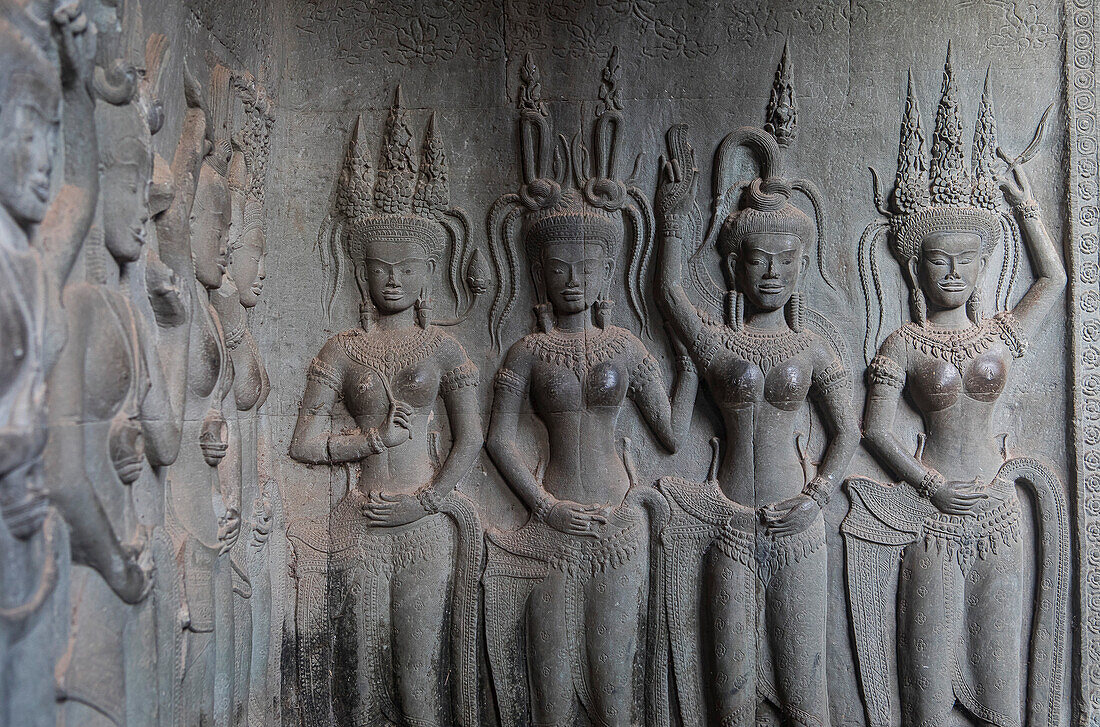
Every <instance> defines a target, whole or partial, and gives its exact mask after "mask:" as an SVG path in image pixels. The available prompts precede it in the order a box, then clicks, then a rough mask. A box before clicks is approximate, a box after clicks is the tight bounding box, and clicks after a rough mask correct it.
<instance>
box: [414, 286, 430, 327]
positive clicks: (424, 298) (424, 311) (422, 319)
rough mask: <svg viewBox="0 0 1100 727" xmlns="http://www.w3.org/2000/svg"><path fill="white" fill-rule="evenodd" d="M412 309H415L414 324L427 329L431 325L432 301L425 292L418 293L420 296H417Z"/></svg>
mask: <svg viewBox="0 0 1100 727" xmlns="http://www.w3.org/2000/svg"><path fill="white" fill-rule="evenodd" d="M413 308H415V309H416V324H417V325H418V326H420V327H421V328H427V327H428V326H430V325H431V324H432V299H431V296H429V295H428V293H427V291H424V290H421V291H420V295H419V296H417V298H416V302H415V303H413Z"/></svg>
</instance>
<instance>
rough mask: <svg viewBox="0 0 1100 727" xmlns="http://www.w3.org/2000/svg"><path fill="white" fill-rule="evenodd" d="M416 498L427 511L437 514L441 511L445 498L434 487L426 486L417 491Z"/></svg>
mask: <svg viewBox="0 0 1100 727" xmlns="http://www.w3.org/2000/svg"><path fill="white" fill-rule="evenodd" d="M416 499H417V500H419V501H420V505H421V507H423V508H424V509H425V510H426V511H427V512H429V513H432V514H435V513H437V512H439V509H440V506H441V505H442V504H443V500H444V499H445V498H442V497H440V496H439V493H437V492H436V491H435V488H434V487H424V488H422V489H420V490H418V491H417V493H416Z"/></svg>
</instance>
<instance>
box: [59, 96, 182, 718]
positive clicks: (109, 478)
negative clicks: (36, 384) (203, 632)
mask: <svg viewBox="0 0 1100 727" xmlns="http://www.w3.org/2000/svg"><path fill="white" fill-rule="evenodd" d="M96 115H97V126H98V128H99V129H100V130H101V131H100V138H99V143H100V158H101V173H100V185H101V193H100V204H101V207H100V212H99V222H98V223H97V225H96V226H95V228H93V232H92V235H91V236H90V238H89V242H88V243H87V244H86V245H85V248H84V263H85V264H84V267H85V275H84V280H83V281H78V282H72V283H70V284H69V285H67V286H66V287H65V290H64V293H63V301H64V307H65V311H66V312H67V314H68V318H69V322H68V328H69V337H68V341H67V343H66V345H65V347H64V348H63V349H62V352H61V357H60V359H59V361H58V364H57V365H56V366H55V367H54V369H53V371H52V373H51V376H50V379H49V382H48V389H49V397H48V400H49V407H50V426H51V433H50V440H49V444H48V446H47V448H46V476H47V486H48V489H49V491H50V497H51V499H52V500H53V501H54V502H56V503H57V506H58V508H59V510H60V511H61V512H62V514H63V515H64V516H65V518H66V520H67V521H69V522H70V523H71V525H70V531H71V542H72V548H73V562H74V564H79V565H84V566H89V567H88V568H74V570H73V573H72V579H71V608H72V622H71V631H70V634H69V645H68V649H67V651H66V653H65V654H64V655H63V656H62V658H61V661H60V664H59V666H58V669H57V677H58V682H59V693H58V698H59V700H61V701H63V715H62V721H63V722H64V723H65V724H80V725H95V724H103V725H116V724H126V723H127V691H128V687H129V682H130V679H129V678H128V677H130V676H133V677H136V679H137V680H138V681H139V682H140V681H142V680H143V678H144V677H143V675H142V674H133V675H130V674H128V672H127V668H126V665H127V655H126V646H127V644H126V638H127V633H128V630H129V629H130V628H131V627H132V626H133V624H134V622H135V619H137V618H138V612H137V611H136V610H133V609H130V608H128V607H127V605H126V604H135V603H138V602H139V601H142V600H144V599H145V597H146V596H147V595H148V593H149V590H150V589H151V588H152V583H153V582H152V578H151V575H150V572H151V570H152V567H153V562H152V551H151V549H150V547H149V546H150V545H151V544H150V542H149V540H150V535H151V532H152V523H150V522H149V521H147V520H145V521H143V518H142V517H141V515H140V514H139V512H138V511H137V509H136V508H135V503H134V498H133V495H132V494H131V489H132V486H134V485H135V483H137V481H138V479H139V477H141V476H142V473H143V472H144V471H146V462H148V464H149V465H152V466H153V467H163V466H166V465H168V464H171V463H172V462H173V461H174V460H175V458H176V454H177V452H178V450H179V445H180V422H179V419H178V416H177V414H176V412H174V411H173V410H172V406H171V403H170V402H169V400H168V392H167V387H166V383H165V380H164V374H163V371H162V368H161V364H160V358H159V356H158V354H157V351H156V348H155V343H156V341H155V339H154V337H153V332H152V331H151V330H150V328H149V326H148V324H147V323H146V320H145V318H144V317H143V315H142V314H141V313H140V312H139V311H138V310H137V308H136V307H135V305H134V303H133V302H132V301H131V300H130V298H129V295H128V292H129V288H130V284H129V275H130V271H131V269H132V268H133V266H134V264H136V263H137V262H138V260H139V258H140V257H141V255H142V252H143V247H144V245H145V240H146V234H147V223H148V221H149V188H150V182H151V180H152V171H153V157H152V150H151V143H152V132H153V130H154V126H155V124H156V119H154V118H151V117H150V116H148V115H147V114H146V113H145V110H144V108H143V107H142V106H139V104H138V103H137V99H136V98H133V99H131V100H129V101H127V102H126V103H124V104H121V105H118V106H116V105H113V104H100V105H99V107H98V108H97V112H96ZM158 494H159V493H158ZM90 514H91V515H90ZM93 571H94V573H93ZM143 672H145V673H147V672H148V670H147V669H145V670H143ZM136 686H137V685H136V683H135V687H136ZM138 691H139V692H143V696H144V697H145V698H146V699H151V698H154V695H155V690H154V689H153V688H152V687H151V686H150V687H149V688H148V689H147V690H141V689H139V690H138Z"/></svg>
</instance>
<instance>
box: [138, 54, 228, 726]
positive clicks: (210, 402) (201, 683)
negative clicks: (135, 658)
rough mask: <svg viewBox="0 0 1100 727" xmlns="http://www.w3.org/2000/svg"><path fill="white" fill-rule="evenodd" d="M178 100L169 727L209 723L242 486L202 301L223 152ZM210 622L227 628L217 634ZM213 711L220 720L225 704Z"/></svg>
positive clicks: (223, 228) (217, 326) (215, 275)
mask: <svg viewBox="0 0 1100 727" xmlns="http://www.w3.org/2000/svg"><path fill="white" fill-rule="evenodd" d="M185 92H186V94H187V96H188V111H187V115H186V117H185V120H184V127H183V132H182V136H181V139H180V144H179V146H178V147H177V150H176V155H175V158H174V160H173V163H172V176H173V178H174V179H175V180H177V183H178V188H177V191H176V194H177V198H176V200H175V201H174V202H173V206H172V207H170V208H169V209H168V210H166V211H165V212H164V213H163V215H162V217H163V219H162V220H158V224H157V230H158V235H159V239H160V248H161V250H160V252H161V257H162V258H163V259H164V261H165V262H166V263H167V264H168V265H169V266H170V267H172V269H173V270H174V272H175V274H176V275H177V276H178V277H179V279H180V281H181V286H182V287H184V288H187V289H188V290H189V295H188V297H189V299H190V302H191V310H190V313H189V316H190V321H191V322H190V325H189V327H188V329H189V330H188V341H187V343H186V344H185V345H184V346H181V347H179V348H180V349H183V350H179V351H178V352H179V353H180V354H181V355H183V354H185V355H186V359H185V360H186V362H187V363H186V370H185V376H186V379H185V380H186V385H185V387H184V388H185V390H184V392H183V407H184V418H183V435H182V436H183V441H182V444H181V446H180V452H179V457H178V458H177V460H176V462H175V463H174V464H173V465H172V466H171V467H170V468H169V469H168V474H167V481H166V498H165V499H166V505H165V521H166V527H167V530H168V532H169V534H170V536H171V539H172V544H171V548H172V552H173V556H174V557H173V560H175V561H176V562H177V564H178V567H179V571H180V573H179V575H178V577H177V579H176V583H175V584H173V586H174V587H173V588H172V591H174V594H173V600H174V601H175V604H176V606H175V612H176V619H175V620H176V623H177V626H178V630H177V631H176V633H175V635H174V638H173V639H172V642H171V643H173V644H174V658H173V659H172V663H173V664H175V665H176V668H177V675H176V679H175V684H174V685H173V691H174V694H173V695H172V712H173V714H174V718H175V720H176V723H177V724H181V725H190V724H195V723H200V722H201V721H203V720H210V719H213V718H214V712H215V704H214V700H215V679H214V676H215V667H216V665H219V664H228V667H226V668H227V670H228V672H231V671H232V653H233V652H232V644H233V638H234V637H233V629H232V618H231V615H230V614H231V612H232V607H233V603H232V598H233V594H232V584H233V581H232V572H231V565H230V559H229V557H228V553H229V551H230V550H231V549H232V547H233V545H234V544H235V543H236V541H237V539H238V537H239V535H240V528H241V517H240V498H241V493H240V485H241V479H240V437H239V436H237V432H236V431H234V429H233V427H232V424H233V423H234V421H233V420H232V418H230V419H227V417H226V416H225V412H226V411H230V412H232V411H233V410H234V409H235V407H236V404H235V402H234V399H233V366H232V362H231V361H230V359H229V356H228V352H227V347H226V342H225V334H224V332H223V329H222V325H221V321H220V319H219V317H218V314H217V311H215V310H214V308H213V306H212V305H211V302H210V295H211V291H215V290H217V289H218V288H219V287H220V286H221V284H222V279H223V277H224V274H225V269H226V265H227V256H228V247H227V236H228V232H229V227H230V222H231V210H230V197H229V187H228V182H227V180H226V176H227V174H228V165H229V157H230V148H229V144H228V140H225V139H219V140H218V141H219V142H220V143H213V144H211V143H210V142H209V137H211V136H213V133H212V132H210V131H209V129H210V127H211V123H210V122H209V121H208V119H207V118H206V116H205V114H206V113H210V115H211V116H214V113H213V109H212V110H211V111H210V112H207V111H204V109H203V105H202V98H201V93H200V92H199V90H198V88H197V86H196V84H195V83H194V81H193V80H190V79H188V78H186V77H185ZM228 93H229V71H228V69H227V68H225V67H224V66H221V65H217V66H215V68H214V69H213V70H212V72H211V93H210V99H211V102H212V104H214V103H216V102H214V99H219V100H222V99H225V98H226V97H227V96H228ZM204 137H205V138H204ZM211 146H212V147H213V149H212V151H210V149H211ZM207 151H210V153H208V154H207V153H206V152H207ZM198 162H201V163H200V164H198V169H197V171H196V169H195V168H196V165H197V163H198ZM196 180H197V181H196ZM188 210H189V211H190V214H187V212H188ZM216 623H222V624H225V623H228V625H227V626H224V627H223V628H222V629H221V632H220V633H218V634H215V624H216ZM218 639H221V644H220V646H219V644H218V643H217V641H218ZM226 654H228V656H226ZM217 656H221V658H220V659H217V658H216V657H217ZM223 673H227V672H223ZM218 707H219V708H220V709H221V713H222V714H224V713H225V711H226V710H227V709H228V706H227V705H226V704H225V698H223V699H222V700H221V701H220V702H219V705H218ZM219 719H221V717H219Z"/></svg>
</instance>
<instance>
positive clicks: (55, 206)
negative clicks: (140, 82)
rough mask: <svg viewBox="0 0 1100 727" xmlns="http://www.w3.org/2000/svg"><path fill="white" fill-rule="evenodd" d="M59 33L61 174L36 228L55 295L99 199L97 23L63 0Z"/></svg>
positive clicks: (56, 16) (56, 19) (58, 16)
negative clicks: (95, 85)
mask: <svg viewBox="0 0 1100 727" xmlns="http://www.w3.org/2000/svg"><path fill="white" fill-rule="evenodd" d="M54 24H55V25H56V26H57V29H58V31H59V33H60V37H61V42H60V43H59V47H58V50H59V52H60V57H61V84H62V104H61V118H62V123H61V126H62V129H63V131H64V134H65V137H64V139H63V147H64V154H65V180H64V182H63V183H62V185H61V189H60V190H59V191H58V193H57V196H56V197H55V198H54V200H53V202H52V203H51V204H50V208H49V210H47V212H46V217H45V219H44V220H43V221H42V224H41V226H40V227H39V229H38V239H37V245H38V246H39V247H40V248H41V249H42V251H43V253H44V254H43V255H42V259H43V260H44V261H45V265H46V266H47V274H48V275H49V276H50V278H51V288H52V289H53V293H54V300H55V301H56V303H58V304H60V291H61V288H62V286H64V285H65V280H66V279H67V278H68V277H69V272H70V271H71V270H72V268H73V264H74V263H75V262H76V258H77V255H78V254H79V253H80V248H81V247H82V246H83V244H84V238H85V237H87V235H88V230H89V229H91V226H92V218H93V217H94V216H95V209H96V202H97V201H98V199H99V147H98V143H97V141H96V128H95V96H94V91H93V90H92V79H93V77H94V74H95V25H94V24H93V23H91V22H90V21H89V20H88V18H87V16H86V15H85V14H84V12H83V9H82V6H81V4H80V3H68V4H65V5H62V6H61V7H60V8H58V10H57V11H56V12H55V14H54Z"/></svg>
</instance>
